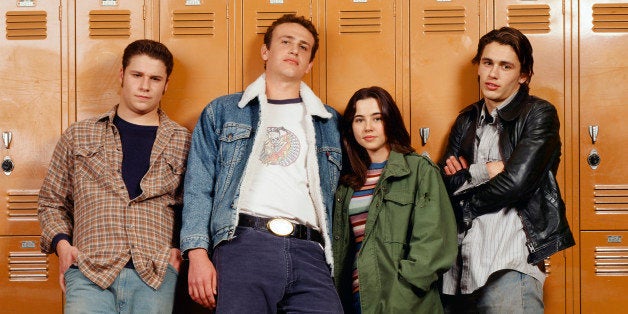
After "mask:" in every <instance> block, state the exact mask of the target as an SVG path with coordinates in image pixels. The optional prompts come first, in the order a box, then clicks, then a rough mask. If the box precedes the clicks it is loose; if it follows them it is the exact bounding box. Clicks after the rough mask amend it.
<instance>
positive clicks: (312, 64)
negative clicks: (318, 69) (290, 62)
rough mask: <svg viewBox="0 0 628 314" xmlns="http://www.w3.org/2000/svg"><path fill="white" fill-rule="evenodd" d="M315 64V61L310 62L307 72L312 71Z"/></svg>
mask: <svg viewBox="0 0 628 314" xmlns="http://www.w3.org/2000/svg"><path fill="white" fill-rule="evenodd" d="M313 66H314V61H312V62H310V63H309V64H308V65H307V69H306V70H305V74H308V73H310V71H311V70H312V67H313Z"/></svg>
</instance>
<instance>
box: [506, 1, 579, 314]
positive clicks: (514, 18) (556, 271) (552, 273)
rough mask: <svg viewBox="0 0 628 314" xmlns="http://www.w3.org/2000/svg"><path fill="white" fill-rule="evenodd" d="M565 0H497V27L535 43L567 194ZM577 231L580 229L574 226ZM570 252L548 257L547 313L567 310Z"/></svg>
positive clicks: (538, 84)
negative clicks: (514, 31) (555, 126)
mask: <svg viewBox="0 0 628 314" xmlns="http://www.w3.org/2000/svg"><path fill="white" fill-rule="evenodd" d="M562 2H563V1H562V0H544V1H518V0H505V1H494V6H495V7H494V18H495V29H498V28H500V27H502V26H510V27H514V28H517V29H519V30H520V31H521V32H522V33H524V34H525V35H526V37H528V39H529V40H530V43H531V44H532V49H533V57H534V75H533V76H532V81H531V82H530V94H532V95H536V96H539V97H541V98H543V99H545V100H547V101H549V102H551V103H552V104H553V105H554V106H556V110H557V111H558V116H559V120H560V122H561V129H560V137H561V139H562V143H563V146H562V151H563V154H562V158H561V163H560V165H559V169H558V176H557V180H558V183H559V186H560V187H561V189H562V191H561V192H562V195H563V199H566V198H565V165H566V164H567V162H568V159H569V158H570V156H566V155H565V153H564V152H565V151H570V150H569V147H567V146H566V145H568V144H569V143H570V142H571V141H569V139H567V138H566V137H565V130H566V129H567V128H568V124H566V123H565V94H566V91H567V90H566V82H565V77H566V75H565V71H566V67H567V65H566V59H565V49H566V43H565V26H564V22H565V16H564V13H563V3H562ZM566 204H567V207H568V208H567V214H568V217H571V214H570V213H571V209H572V208H573V207H574V206H573V204H571V203H570V202H569V200H566ZM572 232H574V233H576V232H577V231H576V230H572ZM565 257H566V255H565V252H558V253H557V254H554V255H553V256H552V257H550V258H549V259H547V260H546V261H545V264H546V273H547V279H546V281H545V285H544V303H545V312H546V313H564V312H565V306H566V304H565V302H566V290H565V287H566V283H565V279H566V267H565V266H566V265H565V263H566V258H565Z"/></svg>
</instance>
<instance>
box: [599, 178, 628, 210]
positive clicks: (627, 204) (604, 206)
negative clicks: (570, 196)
mask: <svg viewBox="0 0 628 314" xmlns="http://www.w3.org/2000/svg"><path fill="white" fill-rule="evenodd" d="M593 203H594V204H595V205H594V209H595V213H596V214H624V215H628V185H623V184H609V185H602V184H598V185H595V187H594V190H593Z"/></svg>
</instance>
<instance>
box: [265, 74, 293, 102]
mask: <svg viewBox="0 0 628 314" xmlns="http://www.w3.org/2000/svg"><path fill="white" fill-rule="evenodd" d="M300 91H301V81H278V80H275V79H273V78H269V77H268V76H266V97H267V98H268V99H279V100H280V99H291V98H299V94H300Z"/></svg>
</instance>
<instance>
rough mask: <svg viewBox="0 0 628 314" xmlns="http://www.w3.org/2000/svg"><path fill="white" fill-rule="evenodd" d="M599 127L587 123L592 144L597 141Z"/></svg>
mask: <svg viewBox="0 0 628 314" xmlns="http://www.w3.org/2000/svg"><path fill="white" fill-rule="evenodd" d="M599 130H600V127H599V126H597V125H589V136H591V141H592V142H593V144H595V142H597V133H598V132H599Z"/></svg>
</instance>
